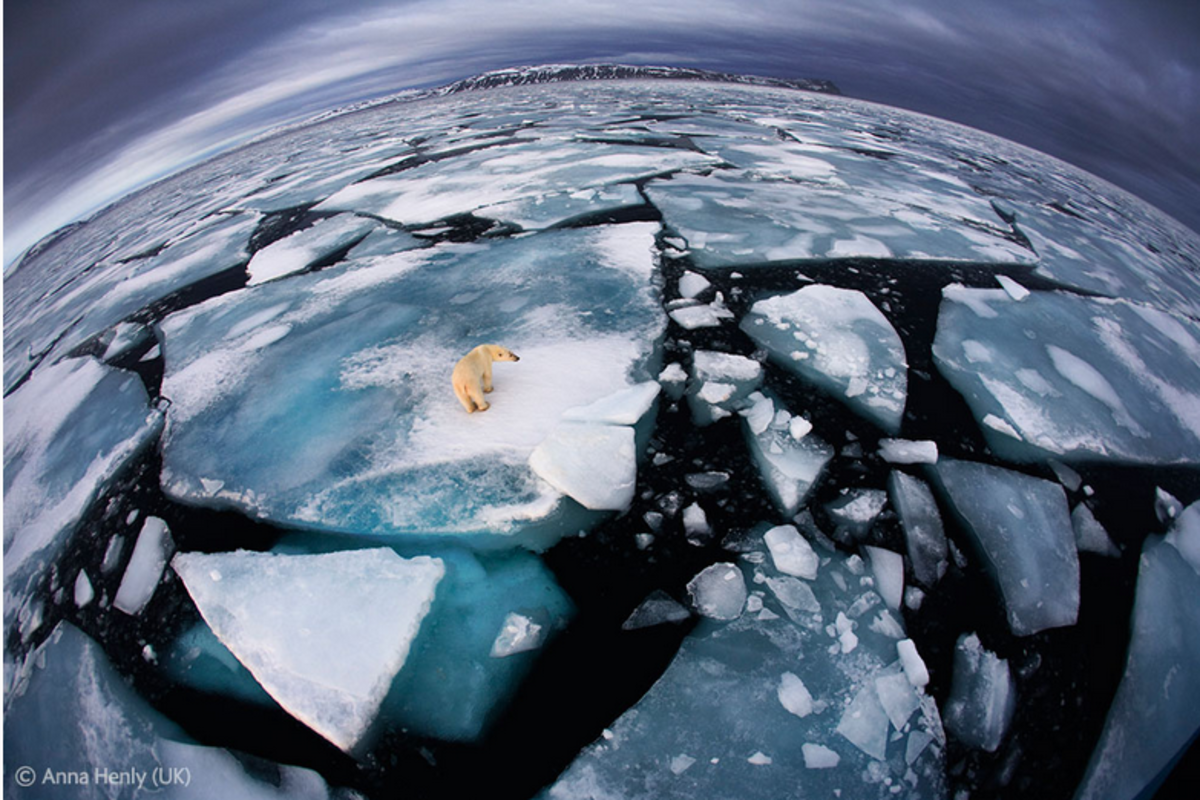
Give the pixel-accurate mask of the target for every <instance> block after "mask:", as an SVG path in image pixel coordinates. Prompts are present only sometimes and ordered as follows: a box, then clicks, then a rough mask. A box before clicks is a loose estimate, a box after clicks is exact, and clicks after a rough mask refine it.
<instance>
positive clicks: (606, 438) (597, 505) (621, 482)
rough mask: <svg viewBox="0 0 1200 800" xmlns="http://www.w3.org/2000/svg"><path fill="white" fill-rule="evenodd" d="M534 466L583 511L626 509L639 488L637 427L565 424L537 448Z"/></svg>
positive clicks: (541, 475) (531, 462) (533, 454)
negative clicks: (635, 433) (635, 444)
mask: <svg viewBox="0 0 1200 800" xmlns="http://www.w3.org/2000/svg"><path fill="white" fill-rule="evenodd" d="M529 466H530V467H531V468H532V469H533V471H534V472H535V473H537V475H538V476H539V477H541V478H542V479H543V480H545V481H546V482H547V483H549V484H550V485H551V486H553V487H554V488H555V489H557V490H558V491H560V492H562V493H563V494H565V495H568V496H569V497H571V498H572V499H574V500H576V501H578V502H579V504H580V505H582V506H583V507H584V508H589V509H593V510H614V511H619V510H622V509H625V508H627V507H628V506H629V503H630V501H631V500H632V499H633V490H634V485H635V484H636V483H637V453H636V451H635V448H634V434H633V428H631V427H627V426H624V425H599V424H593V423H583V422H578V423H576V422H568V423H563V424H561V425H559V426H558V427H556V428H555V429H554V430H553V431H551V432H550V435H549V436H548V437H546V439H545V440H544V441H542V443H541V444H539V445H538V446H537V447H536V448H534V450H533V453H532V454H530V456H529Z"/></svg>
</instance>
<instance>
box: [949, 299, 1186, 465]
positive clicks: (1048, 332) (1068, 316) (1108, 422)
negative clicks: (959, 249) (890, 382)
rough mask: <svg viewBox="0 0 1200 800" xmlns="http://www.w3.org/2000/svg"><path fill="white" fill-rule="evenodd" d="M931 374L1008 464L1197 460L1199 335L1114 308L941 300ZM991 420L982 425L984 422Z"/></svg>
mask: <svg viewBox="0 0 1200 800" xmlns="http://www.w3.org/2000/svg"><path fill="white" fill-rule="evenodd" d="M942 294H943V300H942V305H941V309H940V311H939V312H938V324H937V335H936V337H935V338H934V343H933V355H934V360H935V362H936V364H937V366H938V369H939V370H940V371H941V372H942V374H943V375H945V377H946V379H947V380H948V381H949V382H950V384H951V385H952V386H954V388H955V389H957V390H958V391H959V392H961V393H962V395H963V397H964V398H965V399H966V401H967V404H968V405H969V406H970V407H971V409H972V411H973V412H974V413H975V415H976V417H978V418H979V419H980V421H981V422H984V423H986V424H984V425H983V433H984V436H985V437H986V438H987V441H988V444H989V445H990V446H991V447H992V449H993V450H994V451H995V452H996V453H997V454H998V455H1000V456H1002V457H1004V458H1007V459H1012V460H1016V461H1026V462H1028V461H1043V460H1045V459H1046V457H1047V456H1053V457H1054V458H1056V459H1058V460H1061V461H1069V462H1075V461H1095V460H1113V461H1120V462H1134V463H1151V464H1162V463H1180V464H1195V463H1197V461H1198V460H1200V455H1198V454H1200V374H1197V372H1196V371H1195V370H1186V369H1180V365H1181V364H1189V363H1190V364H1194V363H1196V362H1197V361H1198V360H1200V325H1197V323H1195V322H1193V321H1191V320H1189V319H1187V318H1185V317H1181V316H1176V315H1172V314H1168V313H1166V312H1164V311H1161V310H1158V309H1153V308H1148V307H1145V306H1139V305H1135V304H1133V303H1129V302H1127V301H1123V300H1105V299H1093V298H1083V297H1078V296H1075V295H1069V294H1065V293H1055V292H1037V293H1035V294H1033V295H1031V296H1030V297H1029V298H1027V299H1026V300H1024V301H1023V302H1015V301H1013V300H1012V299H1011V298H1010V297H1009V296H1008V294H1007V293H1005V292H1004V291H1003V290H1001V289H966V288H963V287H962V286H957V285H951V286H948V287H946V289H945V290H944V291H943V293H942ZM989 418H990V419H991V420H992V421H991V422H990V423H988V422H987V420H988V419H989Z"/></svg>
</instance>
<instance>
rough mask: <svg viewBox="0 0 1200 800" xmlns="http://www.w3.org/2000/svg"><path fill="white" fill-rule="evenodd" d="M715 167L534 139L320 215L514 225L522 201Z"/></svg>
mask: <svg viewBox="0 0 1200 800" xmlns="http://www.w3.org/2000/svg"><path fill="white" fill-rule="evenodd" d="M715 161H716V159H714V158H712V157H711V156H707V155H704V154H703V153H696V152H688V151H683V150H667V151H664V150H662V149H661V148H650V147H647V148H639V147H631V146H628V145H611V144H600V143H594V142H579V141H569V140H564V139H560V138H558V137H555V136H552V135H551V136H546V137H544V138H532V137H529V138H525V139H523V140H517V139H513V140H510V141H508V142H505V143H503V144H501V145H499V146H495V147H488V148H482V149H478V150H475V151H474V152H469V153H462V154H460V155H457V156H455V157H454V158H452V159H447V160H444V161H437V162H432V163H426V164H422V165H420V166H417V167H414V168H412V169H408V170H404V171H402V172H399V173H396V174H394V175H388V176H383V177H378V178H374V179H371V180H367V181H362V182H360V183H355V184H353V185H350V186H347V187H346V188H345V189H342V190H341V191H339V192H337V193H336V194H334V195H333V196H332V197H330V198H328V199H327V200H325V201H323V202H321V203H320V204H318V205H317V206H316V209H317V210H318V211H335V210H336V211H356V212H359V213H365V214H373V215H376V216H380V217H383V218H385V219H390V220H393V221H395V222H399V223H401V224H404V225H415V224H420V223H431V222H436V221H438V220H441V219H445V218H446V217H451V216H455V215H458V214H466V213H471V212H474V211H479V212H480V213H481V214H485V215H486V216H490V217H492V218H495V219H500V220H501V221H508V220H507V219H506V218H505V215H504V212H505V211H508V212H510V213H512V215H513V217H514V221H515V220H517V219H526V220H528V218H529V213H530V212H529V207H528V205H527V204H525V203H519V202H517V201H522V200H528V199H531V198H537V197H553V196H561V195H562V194H563V193H565V192H579V191H582V190H586V189H592V188H600V187H604V186H606V185H608V184H615V183H626V182H632V181H634V180H637V179H639V178H645V177H650V176H652V175H659V174H662V173H666V172H670V171H673V170H676V169H681V168H683V167H688V166H702V165H708V164H713V163H715ZM548 202H555V201H554V200H550V201H548ZM485 207H486V208H485Z"/></svg>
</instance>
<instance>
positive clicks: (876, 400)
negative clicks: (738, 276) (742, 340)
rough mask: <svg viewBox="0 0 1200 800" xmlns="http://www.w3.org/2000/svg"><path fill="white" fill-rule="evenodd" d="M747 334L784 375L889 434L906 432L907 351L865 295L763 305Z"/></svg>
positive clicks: (818, 295) (799, 296)
mask: <svg viewBox="0 0 1200 800" xmlns="http://www.w3.org/2000/svg"><path fill="white" fill-rule="evenodd" d="M741 327H742V330H744V331H745V332H746V333H748V334H749V335H750V336H751V338H753V339H754V340H755V341H757V342H759V343H760V344H762V345H764V346H765V347H766V348H767V349H768V350H769V351H770V353H771V355H772V357H773V358H774V359H775V360H776V361H777V362H778V363H779V364H780V365H781V366H783V367H784V368H785V369H788V370H791V371H792V372H795V373H796V374H798V375H800V376H801V377H802V378H805V379H806V380H809V381H812V382H813V383H815V384H816V385H818V386H820V387H821V388H823V389H825V390H826V391H827V392H829V393H830V394H831V395H832V396H834V397H836V398H838V399H840V400H842V401H843V402H845V403H846V404H847V405H849V406H850V408H852V409H853V410H855V411H857V412H858V413H860V414H862V415H864V416H865V417H867V418H868V419H870V420H872V421H873V422H875V423H876V424H877V425H879V426H880V427H881V428H883V429H884V430H885V431H887V432H888V433H891V434H896V433H898V432H899V431H900V419H901V416H902V415H903V413H904V403H905V399H906V397H907V393H908V363H907V361H906V359H905V354H904V345H903V344H902V343H901V341H900V337H899V335H898V334H897V333H896V331H895V329H894V328H893V327H892V325H891V323H890V322H888V320H887V317H885V316H884V315H883V314H882V313H880V311H879V309H878V308H876V307H875V306H874V304H872V303H871V301H870V300H868V299H867V296H866V295H864V294H863V293H862V292H859V291H856V290H851V289H839V288H836V287H833V286H823V285H813V286H805V287H804V288H803V289H800V290H799V291H796V292H793V293H792V294H788V295H780V296H778V297H772V298H769V299H767V300H759V301H758V302H756V303H755V304H754V305H753V306H752V307H751V309H750V313H749V314H747V315H746V317H745V318H744V319H743V320H742V323H741ZM797 347H799V348H801V349H800V350H797Z"/></svg>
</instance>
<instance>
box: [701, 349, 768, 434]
mask: <svg viewBox="0 0 1200 800" xmlns="http://www.w3.org/2000/svg"><path fill="white" fill-rule="evenodd" d="M762 379H763V370H762V364H760V363H759V362H757V361H755V360H754V359H752V358H747V357H746V356H739V355H736V354H734V353H720V352H716V351H713V350H697V351H696V352H695V353H694V354H693V356H692V381H691V387H690V389H689V391H688V404H689V406H690V407H691V409H692V421H693V422H695V423H696V424H697V425H708V424H709V423H712V422H716V421H717V420H720V419H724V418H725V417H728V416H731V415H732V414H733V413H734V412H735V411H738V410H741V408H742V407H743V406H745V405H746V403H747V402H749V401H750V400H751V396H752V394H753V393H754V391H755V390H756V389H758V387H759V386H761V385H762Z"/></svg>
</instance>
